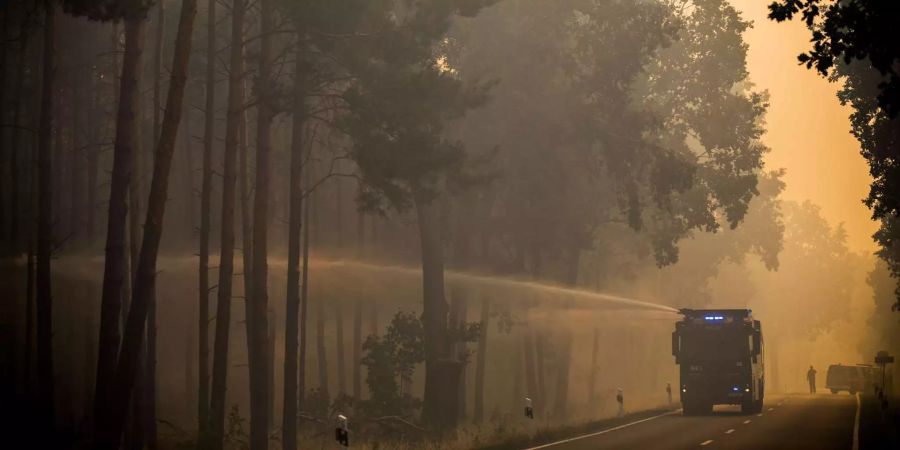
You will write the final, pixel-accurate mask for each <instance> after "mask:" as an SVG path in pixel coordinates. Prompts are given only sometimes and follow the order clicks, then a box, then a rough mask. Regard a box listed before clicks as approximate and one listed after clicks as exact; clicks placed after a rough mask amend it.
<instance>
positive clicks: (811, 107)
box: [731, 0, 877, 252]
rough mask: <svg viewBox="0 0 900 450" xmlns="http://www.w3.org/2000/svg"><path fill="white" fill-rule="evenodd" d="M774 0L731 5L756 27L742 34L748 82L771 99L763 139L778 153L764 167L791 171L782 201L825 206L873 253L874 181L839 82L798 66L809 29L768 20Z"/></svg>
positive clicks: (739, 0)
mask: <svg viewBox="0 0 900 450" xmlns="http://www.w3.org/2000/svg"><path fill="white" fill-rule="evenodd" d="M770 2H771V1H770V0H731V3H732V4H733V5H735V7H736V8H737V9H738V10H740V11H742V12H743V16H744V18H745V19H747V20H751V21H753V24H754V27H753V28H752V29H750V30H749V31H748V32H747V33H746V34H745V36H744V38H745V40H746V42H747V43H748V44H749V45H750V54H749V55H748V68H749V71H750V78H751V80H752V81H753V82H754V83H755V84H756V85H757V88H758V89H765V90H768V91H769V94H770V106H769V113H768V115H767V116H766V122H767V125H766V128H767V130H768V131H767V133H766V135H765V136H764V138H763V140H764V142H765V143H766V144H767V145H768V146H769V147H771V149H772V152H771V153H770V154H769V155H768V157H767V158H766V164H767V166H768V167H769V168H785V169H787V175H786V176H785V178H784V180H785V182H786V183H787V187H786V189H785V192H784V198H786V199H788V200H805V199H809V200H811V201H813V202H814V203H816V204H818V205H820V206H821V207H822V213H823V215H824V216H825V218H826V219H828V221H829V222H832V223H834V224H836V223H841V222H843V223H844V226H845V228H846V230H847V233H848V245H849V246H850V248H851V249H852V250H857V251H859V250H862V251H866V252H870V251H874V250H875V245H874V244H873V242H872V239H871V237H870V236H871V235H872V233H873V232H874V231H875V230H876V229H877V226H876V224H875V223H874V222H872V221H870V220H869V217H870V214H869V210H868V209H867V208H866V207H865V205H863V204H862V203H861V200H862V199H863V198H865V196H866V194H867V193H868V185H869V182H870V180H871V178H870V177H869V173H868V168H867V166H866V163H865V160H864V159H863V158H862V156H860V155H859V145H858V143H857V142H856V140H855V139H854V138H853V136H852V135H850V132H849V129H850V127H849V122H848V115H849V113H850V111H849V108H847V107H843V106H841V104H840V103H839V102H838V101H837V98H836V97H835V93H836V92H837V90H838V88H839V86H838V85H837V84H834V83H828V82H827V81H826V80H824V79H823V78H821V77H819V76H818V74H816V73H815V72H813V71H811V70H807V69H806V67H804V66H800V65H798V64H797V62H796V61H797V59H796V57H797V54H799V53H800V52H801V51H803V50H805V49H806V48H807V47H808V40H809V31H808V30H807V29H806V28H805V27H804V25H803V24H802V23H800V22H797V21H795V22H791V23H776V22H773V21H770V20H768V19H767V18H766V14H767V9H766V5H768V4H769V3H770Z"/></svg>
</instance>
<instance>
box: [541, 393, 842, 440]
mask: <svg viewBox="0 0 900 450" xmlns="http://www.w3.org/2000/svg"><path fill="white" fill-rule="evenodd" d="M857 405H858V403H857V399H856V397H852V396H849V395H847V394H842V395H833V394H818V395H790V396H781V397H773V398H771V399H767V401H766V404H765V407H764V408H763V412H762V414H753V415H746V416H745V415H741V414H740V410H739V408H737V407H728V406H717V407H716V409H715V411H714V412H713V413H712V414H711V415H708V416H683V415H681V413H680V412H676V413H669V414H663V415H659V416H654V417H651V418H648V419H643V420H640V421H635V422H631V423H630V424H626V425H624V426H618V427H614V428H611V429H606V430H598V431H597V432H595V433H589V434H586V435H583V436H575V437H573V438H570V439H566V440H562V441H558V442H556V443H550V444H547V445H543V446H538V447H534V448H533V449H535V450H536V449H547V450H588V449H590V450H600V449H617V450H622V449H653V450H668V449H691V448H697V449H704V450H707V449H709V450H712V449H791V450H799V449H816V450H824V449H842V450H843V449H846V450H851V449H853V448H854V443H853V439H854V427H858V424H857V422H858V418H857V409H858V406H857Z"/></svg>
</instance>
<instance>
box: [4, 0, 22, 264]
mask: <svg viewBox="0 0 900 450" xmlns="http://www.w3.org/2000/svg"><path fill="white" fill-rule="evenodd" d="M0 14H3V25H2V28H0V39H2V40H3V41H4V42H3V48H0V105H3V109H0V123H3V124H5V123H6V105H7V103H6V72H7V70H8V69H9V67H8V65H7V57H6V55H7V53H8V52H7V49H8V48H9V46H10V45H9V42H8V41H7V40H6V36H7V35H8V34H9V32H8V30H9V17H10V16H11V15H12V14H10V8H9V2H5V3H4V4H3V10H2V11H0ZM18 95H20V94H19V93H18V92H13V97H15V96H18ZM6 145H7V143H6V127H0V177H2V179H0V242H5V243H6V248H5V249H4V250H11V249H12V246H13V242H12V240H10V238H9V237H10V236H9V234H8V233H9V228H7V227H6V226H7V223H8V222H9V219H8V218H9V217H12V216H13V214H12V211H10V209H9V204H8V203H7V201H6V196H7V194H8V193H9V192H12V189H7V188H6V180H7V179H8V178H7V175H6V172H7V167H9V168H10V169H12V170H15V169H14V167H13V166H14V164H13V161H12V158H10V159H9V161H7V160H6V155H7V154H9V153H10V152H9V150H8V147H7V146H6ZM9 253H10V254H13V252H12V251H10V252H9Z"/></svg>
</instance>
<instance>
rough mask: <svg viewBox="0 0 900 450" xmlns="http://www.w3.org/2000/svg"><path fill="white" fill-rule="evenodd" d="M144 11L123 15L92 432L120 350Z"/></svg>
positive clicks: (101, 423)
mask: <svg viewBox="0 0 900 450" xmlns="http://www.w3.org/2000/svg"><path fill="white" fill-rule="evenodd" d="M145 22H146V12H145V11H144V10H137V11H132V12H131V15H129V16H127V17H126V18H125V56H124V58H123V60H122V61H123V62H122V74H121V76H120V77H119V80H120V88H119V90H118V98H119V105H118V111H119V112H118V116H117V118H116V138H115V147H114V150H113V169H112V174H111V175H110V189H109V212H108V214H107V226H106V247H105V248H106V257H105V259H104V270H103V286H102V291H101V294H100V295H101V306H100V343H99V352H98V357H97V377H96V387H95V388H94V425H95V429H94V432H95V435H99V434H100V433H101V430H99V429H98V428H99V427H102V426H104V425H105V423H104V421H103V420H100V418H101V417H103V416H105V415H106V411H107V410H108V409H109V407H110V403H111V401H112V399H111V398H110V395H111V388H112V385H113V378H114V374H115V367H116V358H117V355H118V351H119V340H120V332H119V327H120V321H119V319H120V316H121V314H122V294H123V286H124V284H125V281H126V280H125V277H126V276H130V275H129V274H128V273H127V270H126V263H125V260H126V258H127V254H126V253H125V252H126V249H125V241H126V221H127V217H128V205H127V199H128V190H129V185H130V184H131V173H132V161H133V160H134V158H135V153H136V149H137V148H138V123H137V118H138V114H139V113H138V111H139V99H140V93H139V92H138V87H139V85H140V77H141V74H142V73H143V57H142V56H143V49H144V47H143V46H144V28H145Z"/></svg>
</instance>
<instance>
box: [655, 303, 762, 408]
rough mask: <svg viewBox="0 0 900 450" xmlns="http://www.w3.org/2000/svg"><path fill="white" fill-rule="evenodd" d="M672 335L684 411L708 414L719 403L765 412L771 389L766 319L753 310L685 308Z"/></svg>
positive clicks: (673, 352) (673, 353)
mask: <svg viewBox="0 0 900 450" xmlns="http://www.w3.org/2000/svg"><path fill="white" fill-rule="evenodd" d="M680 312H681V314H682V315H684V319H683V320H680V321H678V322H677V323H676V324H675V331H674V332H673V333H672V355H673V356H675V363H676V364H678V365H679V372H680V379H681V380H680V381H681V382H680V386H679V391H680V395H681V403H682V407H683V410H684V414H687V415H694V414H705V413H709V412H711V411H712V407H713V405H719V404H730V405H740V406H741V412H742V413H744V414H751V413H757V412H760V411H762V405H763V397H764V393H765V377H764V366H763V337H762V325H761V324H760V321H758V320H754V319H753V316H752V314H751V311H750V310H749V309H716V310H711V309H696V310H695V309H682V310H681V311H680Z"/></svg>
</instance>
